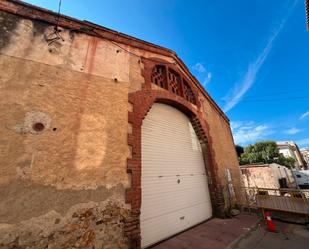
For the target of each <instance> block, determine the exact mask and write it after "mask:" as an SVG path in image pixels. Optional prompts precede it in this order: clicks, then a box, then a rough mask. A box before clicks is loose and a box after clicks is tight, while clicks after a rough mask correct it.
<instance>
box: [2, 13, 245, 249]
mask: <svg viewBox="0 0 309 249" xmlns="http://www.w3.org/2000/svg"><path fill="white" fill-rule="evenodd" d="M55 37H56V34H55V33H54V26H53V25H50V24H47V23H44V22H39V21H36V20H30V19H26V18H22V17H20V16H18V15H13V14H8V13H7V12H3V11H0V71H1V72H3V73H1V75H0V152H1V153H0V161H1V163H0V196H2V197H3V198H1V199H0V248H93V247H94V248H103V247H102V245H104V248H126V247H127V246H128V243H129V242H128V239H127V238H126V236H125V234H133V233H135V232H136V231H133V230H134V229H135V228H136V227H138V225H136V217H138V212H137V214H136V217H135V218H132V217H130V216H132V214H131V213H130V206H129V205H127V204H125V192H126V189H127V188H129V187H130V184H131V179H130V174H127V158H130V157H131V153H132V152H131V148H130V147H129V146H128V134H131V133H132V127H131V125H130V124H129V123H128V112H132V111H133V110H132V105H131V104H130V103H129V102H128V94H129V93H133V92H136V91H139V90H141V89H142V86H143V84H144V82H145V79H144V77H143V67H144V65H143V63H142V62H141V57H146V58H150V57H154V58H159V59H164V60H165V61H168V62H174V61H175V60H174V58H172V57H167V56H163V55H158V54H156V53H153V52H149V51H146V50H140V49H137V48H133V47H130V46H128V45H124V44H121V47H122V48H124V49H125V50H127V51H131V52H133V53H134V54H131V53H128V52H127V51H125V50H124V49H121V48H120V47H119V46H118V45H117V44H114V43H113V42H111V41H108V40H107V39H101V38H100V37H95V36H90V35H87V34H85V33H82V32H78V31H74V30H68V29H62V31H61V32H60V38H59V39H55V40H54V38H55ZM177 67H179V66H177ZM179 70H180V71H183V69H181V68H180V67H179ZM163 91H164V90H163ZM199 98H200V99H201V102H202V103H203V106H202V108H203V112H204V113H203V115H204V118H205V120H206V121H207V123H208V126H209V134H210V137H211V144H210V145H209V146H211V148H212V151H213V155H212V156H213V157H214V161H215V162H216V168H217V173H218V177H219V179H220V180H221V184H222V185H224V184H226V182H225V179H226V177H225V169H226V168H229V169H230V170H231V172H232V177H233V180H234V183H235V185H237V186H238V185H239V184H240V182H239V179H240V178H239V169H238V162H237V156H236V153H235V150H234V144H233V140H232V136H231V133H230V127H229V124H228V123H227V122H226V120H225V119H224V118H223V117H221V116H220V114H219V113H218V111H217V110H215V108H214V107H213V105H211V104H210V103H209V100H208V99H207V98H206V97H205V96H203V95H202V94H200V96H199ZM132 229H133V230H132ZM137 232H138V229H137ZM47 245H48V247H46V246H47Z"/></svg>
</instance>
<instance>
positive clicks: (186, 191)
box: [141, 103, 212, 248]
mask: <svg viewBox="0 0 309 249" xmlns="http://www.w3.org/2000/svg"><path fill="white" fill-rule="evenodd" d="M141 186H142V207H141V236H142V247H143V248H144V247H147V246H150V245H152V244H154V243H156V242H159V241H160V240H163V239H165V238H168V237H170V236H172V235H174V234H176V233H179V232H181V231H183V230H185V229H187V228H189V227H191V226H194V225H196V224H198V223H199V222H202V221H204V220H206V219H208V218H210V217H211V215H212V210H211V202H210V196H209V190H208V184H207V178H206V173H205V166H204V161H203V156H202V151H201V146H200V143H199V141H198V138H197V136H196V134H195V132H194V130H193V128H192V125H191V123H190V120H189V119H188V117H187V116H186V115H185V114H183V113H182V112H180V111H178V110H177V109H175V108H174V107H171V106H169V105H165V104H159V103H156V104H154V105H153V106H152V108H151V109H150V111H149V113H148V114H147V116H146V117H145V119H144V120H143V125H142V182H141Z"/></svg>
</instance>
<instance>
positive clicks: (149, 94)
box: [126, 61, 224, 248]
mask: <svg viewBox="0 0 309 249" xmlns="http://www.w3.org/2000/svg"><path fill="white" fill-rule="evenodd" d="M147 63H148V64H147ZM146 64H147V66H145V68H144V71H143V75H144V77H145V84H144V86H143V88H142V90H140V91H137V92H134V93H129V96H128V101H129V103H130V104H131V105H132V111H130V112H129V113H128V122H129V124H130V125H131V127H132V132H131V133H129V134H128V145H129V146H130V147H131V157H130V158H128V159H127V172H128V173H129V174H131V187H130V188H128V189H127V191H126V203H128V204H130V205H131V217H132V221H130V222H128V223H127V227H126V230H127V231H130V232H129V233H127V234H126V235H127V237H128V238H129V240H130V243H131V247H132V248H139V247H140V220H139V215H140V208H141V191H142V190H141V167H142V165H141V127H142V123H143V119H144V118H145V117H146V115H147V113H148V111H149V110H150V109H151V107H152V105H153V104H154V103H158V102H159V103H164V104H168V105H170V106H173V107H174V108H176V109H178V110H180V111H181V112H183V113H184V114H186V115H187V116H188V118H189V119H190V121H191V123H192V126H193V128H194V130H195V132H196V134H197V136H198V138H199V140H200V143H201V145H202V149H203V154H204V161H205V168H206V173H207V176H208V178H209V181H208V182H209V189H210V194H211V201H212V205H213V210H214V213H215V214H219V215H220V212H221V210H222V209H223V207H224V198H223V196H222V190H221V189H222V188H221V186H220V184H219V180H218V175H217V164H216V162H215V160H214V150H213V149H212V139H211V136H210V134H209V125H208V123H207V121H206V120H205V119H204V118H203V112H202V110H201V105H200V103H199V100H198V98H196V99H195V100H196V101H195V103H192V102H191V101H189V100H188V99H187V98H186V97H185V96H184V95H182V96H181V95H179V94H177V93H175V92H174V91H171V90H170V89H167V88H164V87H161V86H159V87H158V85H157V84H156V85H157V86H156V87H153V86H152V84H155V83H154V82H152V81H151V75H152V72H153V68H154V67H155V66H157V65H158V63H157V61H155V62H152V63H150V62H149V61H147V62H146ZM160 65H162V64H160ZM165 68H166V69H167V70H169V68H172V69H173V70H174V72H176V73H178V74H179V77H181V73H179V72H177V71H175V70H176V69H175V67H174V66H171V65H168V66H166V67H165ZM190 87H191V86H190ZM161 88H162V89H161ZM193 91H196V90H195V89H193ZM194 96H197V94H196V93H195V95H194ZM218 200H219V201H218Z"/></svg>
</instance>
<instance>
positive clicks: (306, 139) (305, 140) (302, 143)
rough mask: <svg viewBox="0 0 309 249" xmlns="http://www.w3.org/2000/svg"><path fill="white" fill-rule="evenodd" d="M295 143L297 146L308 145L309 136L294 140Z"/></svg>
mask: <svg viewBox="0 0 309 249" xmlns="http://www.w3.org/2000/svg"><path fill="white" fill-rule="evenodd" d="M296 144H297V145H299V146H308V145H309V137H308V138H304V139H301V140H298V141H296Z"/></svg>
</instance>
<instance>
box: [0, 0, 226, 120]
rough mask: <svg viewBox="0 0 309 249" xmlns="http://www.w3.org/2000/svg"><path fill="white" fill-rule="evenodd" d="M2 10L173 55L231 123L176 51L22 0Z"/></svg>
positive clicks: (9, 0)
mask: <svg viewBox="0 0 309 249" xmlns="http://www.w3.org/2000/svg"><path fill="white" fill-rule="evenodd" d="M0 10H3V11H6V12H9V13H12V14H16V15H19V16H23V17H26V18H30V19H33V20H39V21H42V22H46V23H50V24H53V25H55V24H56V23H58V26H60V27H64V28H69V29H72V30H75V31H78V32H82V33H86V34H88V35H92V36H97V37H100V38H102V39H107V40H111V41H114V42H117V43H121V44H124V45H128V46H131V47H135V48H138V49H142V50H146V51H150V52H153V53H158V54H160V55H163V56H169V57H172V58H173V59H174V60H175V61H176V62H177V63H178V65H179V66H180V67H181V68H182V70H184V72H185V73H187V75H188V76H189V77H190V79H191V80H192V81H193V82H194V84H195V85H196V87H197V88H198V89H199V90H200V91H201V93H202V94H203V95H204V96H205V97H206V99H208V100H209V102H210V103H211V105H212V106H213V107H214V108H215V110H216V111H217V112H218V113H219V114H220V116H222V118H223V119H224V120H225V121H226V122H227V123H229V121H230V120H229V118H228V117H227V116H226V115H225V113H224V112H223V111H222V110H221V108H220V107H219V106H218V105H217V103H216V102H215V101H214V100H213V99H212V97H210V95H209V94H208V93H207V92H206V90H205V89H204V88H203V87H202V85H201V84H200V82H199V81H198V80H197V79H196V78H195V77H194V76H193V75H192V73H191V72H190V70H189V69H188V67H187V66H186V65H185V63H184V62H183V61H182V60H181V59H180V58H179V57H178V56H177V54H176V52H175V51H173V50H171V49H168V48H165V47H161V46H159V45H156V44H153V43H150V42H147V41H144V40H141V39H138V38H135V37H133V36H130V35H126V34H123V33H120V32H117V31H114V30H112V29H108V28H106V27H103V26H100V25H98V24H94V23H91V22H89V21H81V20H79V19H76V18H73V17H70V16H66V15H63V14H60V15H59V19H58V13H56V12H53V11H51V10H48V9H45V8H41V7H38V6H35V5H32V4H29V3H25V2H23V1H20V0H2V1H0Z"/></svg>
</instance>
